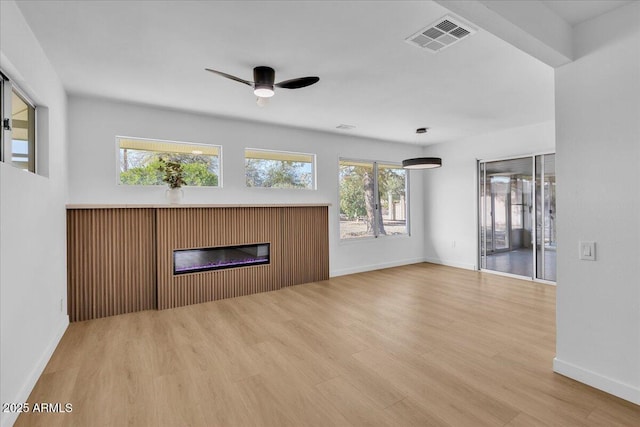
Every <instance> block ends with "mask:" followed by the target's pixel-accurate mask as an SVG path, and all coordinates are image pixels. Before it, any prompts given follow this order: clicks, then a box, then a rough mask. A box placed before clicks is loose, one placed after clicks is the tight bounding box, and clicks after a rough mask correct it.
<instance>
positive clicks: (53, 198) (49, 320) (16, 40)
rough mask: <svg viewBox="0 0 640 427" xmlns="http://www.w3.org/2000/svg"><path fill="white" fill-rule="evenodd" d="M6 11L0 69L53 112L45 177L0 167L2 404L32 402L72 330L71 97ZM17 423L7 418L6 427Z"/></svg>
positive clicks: (45, 131) (41, 140) (7, 7)
mask: <svg viewBox="0 0 640 427" xmlns="http://www.w3.org/2000/svg"><path fill="white" fill-rule="evenodd" d="M1 8H2V13H0V40H1V42H2V43H1V44H0V68H2V70H3V71H5V72H6V73H7V74H9V77H11V78H12V79H13V80H14V81H15V82H16V83H17V84H18V85H19V86H20V87H21V88H22V89H23V90H24V91H25V92H26V93H27V94H28V95H29V96H30V97H31V99H32V100H33V101H34V102H35V103H36V105H37V106H38V107H40V111H41V112H42V111H43V109H44V107H46V108H48V114H44V115H42V114H40V117H39V120H40V119H42V118H43V117H44V119H45V120H44V123H40V122H39V123H38V124H39V125H40V127H39V130H38V134H37V136H38V143H37V144H38V146H37V149H38V150H39V151H38V153H40V155H39V156H38V157H39V159H38V166H39V167H40V170H41V171H43V172H44V174H45V175H46V176H40V175H34V174H31V173H27V172H24V171H22V170H18V169H16V168H14V167H12V166H9V165H7V164H5V163H0V330H1V332H0V336H1V342H0V361H1V362H0V401H2V402H27V401H28V397H29V393H30V392H31V390H32V388H33V386H34V385H35V383H36V381H37V379H38V377H39V376H40V374H41V372H42V370H43V369H44V367H45V365H46V363H47V362H48V360H49V357H50V356H51V354H52V352H53V350H54V349H55V346H56V345H57V343H58V342H59V340H60V338H61V336H62V334H63V333H64V330H65V329H66V327H67V325H68V323H69V321H68V316H67V315H66V295H67V291H66V288H67V281H66V226H65V222H66V218H65V199H66V142H65V141H66V121H67V118H66V95H65V93H64V91H63V89H62V85H61V84H60V81H59V80H58V77H57V75H56V73H55V72H54V70H53V68H52V67H51V65H50V63H49V62H48V60H47V58H46V56H45V55H44V53H43V51H42V49H41V47H40V45H39V44H38V42H37V41H36V39H35V37H34V36H33V34H32V33H31V30H30V29H29V27H28V26H27V24H26V22H25V21H24V18H23V17H22V15H21V13H20V11H19V10H18V8H17V7H16V5H15V3H13V2H8V1H7V2H5V1H3V2H2V6H1ZM47 119H48V120H47ZM47 122H48V123H47ZM61 300H62V304H63V307H62V309H61V307H60V301H61ZM17 415H18V414H17V413H2V414H1V415H0V417H1V418H0V420H1V425H2V426H9V425H11V424H12V423H13V421H14V420H15V418H16V417H17Z"/></svg>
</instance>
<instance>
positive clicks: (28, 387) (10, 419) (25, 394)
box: [0, 316, 69, 427]
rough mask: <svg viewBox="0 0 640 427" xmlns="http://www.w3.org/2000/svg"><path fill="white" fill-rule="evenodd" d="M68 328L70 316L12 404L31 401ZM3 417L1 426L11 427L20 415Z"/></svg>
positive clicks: (12, 400)
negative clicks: (32, 393) (31, 396)
mask: <svg viewBox="0 0 640 427" xmlns="http://www.w3.org/2000/svg"><path fill="white" fill-rule="evenodd" d="M67 326H69V316H64V320H63V321H62V322H60V325H59V326H58V328H57V329H56V331H55V335H54V336H53V338H52V339H51V341H50V342H49V345H47V347H46V348H45V350H44V352H43V353H42V356H40V360H38V363H37V364H36V366H34V367H33V369H32V370H31V373H30V374H29V375H28V376H27V378H26V379H25V382H24V384H23V386H22V389H21V390H20V392H19V393H18V394H17V396H15V398H14V399H11V400H9V401H10V402H28V401H29V395H30V394H31V391H33V388H34V387H35V385H36V383H37V382H38V379H39V378H40V375H42V372H43V371H44V368H45V367H46V366H47V363H49V359H51V356H52V355H53V352H54V351H55V349H56V347H57V346H58V343H59V342H60V340H61V339H62V336H63V335H64V332H65V331H66V330H67ZM1 415H2V420H1V421H0V426H1V427H10V426H12V425H13V424H14V423H15V422H16V420H17V419H18V415H20V414H19V413H17V412H7V413H2V414H1Z"/></svg>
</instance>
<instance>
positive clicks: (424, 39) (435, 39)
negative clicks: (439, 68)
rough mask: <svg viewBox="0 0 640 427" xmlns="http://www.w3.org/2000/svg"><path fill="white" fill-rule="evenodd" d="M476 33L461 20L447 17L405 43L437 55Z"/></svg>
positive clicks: (412, 36) (425, 28)
mask: <svg viewBox="0 0 640 427" xmlns="http://www.w3.org/2000/svg"><path fill="white" fill-rule="evenodd" d="M476 31H477V30H476V29H475V28H473V27H472V26H471V25H468V24H463V23H462V22H461V21H460V20H459V19H457V18H453V17H452V16H450V15H447V16H444V17H443V18H440V19H438V20H437V21H436V22H434V23H433V24H431V25H428V26H426V27H424V28H423V29H421V30H420V31H418V32H417V33H415V34H413V35H411V36H410V37H408V38H406V39H405V41H406V42H407V43H409V44H412V45H414V46H418V47H420V48H423V49H426V50H428V51H431V52H434V53H435V52H439V51H441V50H442V49H446V48H448V47H449V46H451V45H453V44H456V43H457V42H459V41H460V40H462V39H463V38H465V37H467V36H469V35H471V34H473V33H475V32H476Z"/></svg>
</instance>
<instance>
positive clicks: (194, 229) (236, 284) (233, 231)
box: [157, 207, 282, 309]
mask: <svg viewBox="0 0 640 427" xmlns="http://www.w3.org/2000/svg"><path fill="white" fill-rule="evenodd" d="M279 219H280V208H244V207H243V208H175V209H159V210H158V213H157V241H158V244H157V257H158V258H157V259H158V308H159V309H165V308H171V307H180V306H183V305H188V304H196V303H201V302H206V301H213V300H218V299H223V298H230V297H235V296H240V295H248V294H252V293H256V292H265V291H272V290H276V289H280V281H281V262H282V261H281V256H280V247H281V240H282V236H281V234H282V233H281V232H280V223H279ZM251 243H270V244H271V248H270V250H271V253H270V255H271V262H270V264H268V265H259V266H251V267H241V268H233V269H226V270H214V271H205V272H199V273H192V274H181V275H178V276H174V275H173V250H174V249H192V248H207V247H216V246H227V245H243V244H251Z"/></svg>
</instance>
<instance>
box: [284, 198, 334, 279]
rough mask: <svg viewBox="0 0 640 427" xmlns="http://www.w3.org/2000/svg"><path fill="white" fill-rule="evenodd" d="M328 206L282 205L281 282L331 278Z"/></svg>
mask: <svg viewBox="0 0 640 427" xmlns="http://www.w3.org/2000/svg"><path fill="white" fill-rule="evenodd" d="M328 221H329V215H328V208H327V207H326V206H323V207H299V208H282V235H283V244H282V259H283V268H282V286H292V285H299V284H302V283H309V282H317V281H319V280H327V279H328V278H329V232H328V229H329V223H328Z"/></svg>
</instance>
